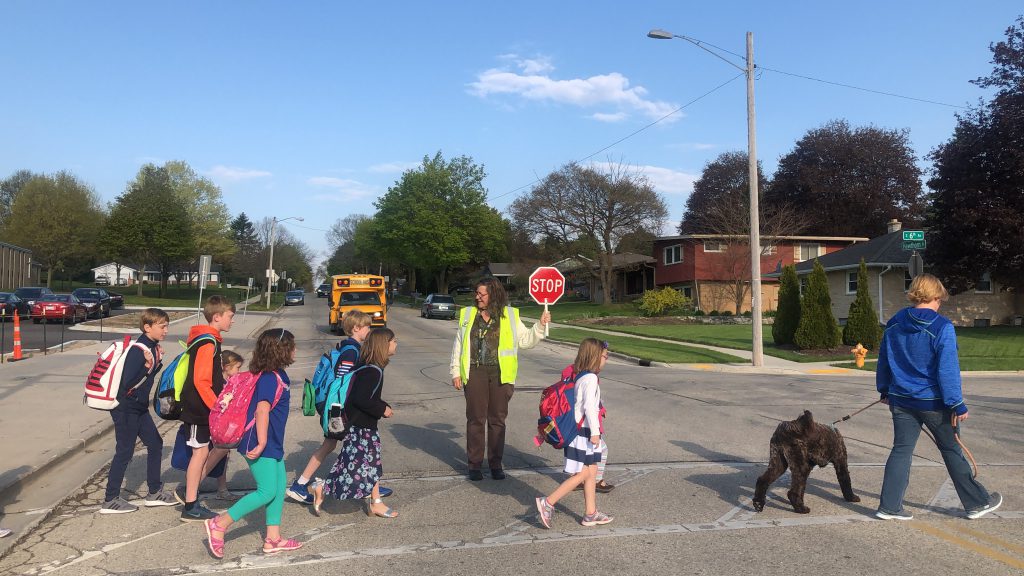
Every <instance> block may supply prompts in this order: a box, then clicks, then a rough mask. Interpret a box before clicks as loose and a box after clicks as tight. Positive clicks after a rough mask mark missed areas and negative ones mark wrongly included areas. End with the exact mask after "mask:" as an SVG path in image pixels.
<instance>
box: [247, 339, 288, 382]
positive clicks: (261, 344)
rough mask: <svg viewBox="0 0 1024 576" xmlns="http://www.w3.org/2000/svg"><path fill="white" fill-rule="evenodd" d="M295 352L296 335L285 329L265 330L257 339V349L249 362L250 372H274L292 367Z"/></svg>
mask: <svg viewBox="0 0 1024 576" xmlns="http://www.w3.org/2000/svg"><path fill="white" fill-rule="evenodd" d="M294 352H295V335H294V334H292V333H291V332H289V331H287V330H285V329H284V328H271V329H270V330H264V331H263V333H262V334H260V337H259V338H257V339H256V348H255V349H254V350H253V351H252V358H251V359H250V360H249V371H250V372H253V373H255V372H272V371H274V370H281V369H284V368H287V367H288V366H291V364H292V361H293V357H294Z"/></svg>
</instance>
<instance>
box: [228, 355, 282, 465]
mask: <svg viewBox="0 0 1024 576" xmlns="http://www.w3.org/2000/svg"><path fill="white" fill-rule="evenodd" d="M262 375H263V372H258V373H255V374H254V373H252V372H239V373H238V374H235V375H234V376H232V377H231V378H228V381H227V382H225V383H224V389H223V390H221V391H220V394H218V395H217V401H216V402H214V403H213V407H212V408H211V409H210V441H211V442H213V447H214V448H235V447H237V446H238V444H239V443H240V442H241V441H242V436H243V435H245V433H246V432H248V431H249V429H250V428H252V427H253V425H255V424H256V419H255V418H253V419H252V420H249V419H248V417H249V405H250V404H252V399H253V397H254V396H255V395H256V382H257V381H258V380H259V379H260V376H262ZM274 376H275V377H276V378H277V392H276V393H274V402H273V403H271V405H270V408H271V410H273V408H274V406H277V403H278V401H279V400H281V394H283V393H284V389H285V383H284V381H283V380H281V376H280V375H279V374H278V373H277V372H274Z"/></svg>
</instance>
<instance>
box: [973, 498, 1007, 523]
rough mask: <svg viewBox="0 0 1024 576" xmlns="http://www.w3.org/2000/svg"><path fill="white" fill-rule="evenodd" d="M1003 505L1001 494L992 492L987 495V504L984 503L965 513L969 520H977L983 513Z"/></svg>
mask: <svg viewBox="0 0 1024 576" xmlns="http://www.w3.org/2000/svg"><path fill="white" fill-rule="evenodd" d="M1002 505H1003V496H1002V495H1001V494H1000V493H999V492H993V493H991V494H989V496H988V504H985V505H984V506H982V507H981V508H976V509H974V510H971V511H970V512H968V513H967V517H968V518H970V519H971V520H977V519H978V518H981V517H982V516H984V515H985V514H988V513H989V512H992V511H993V510H995V509H997V508H999V507H1000V506H1002Z"/></svg>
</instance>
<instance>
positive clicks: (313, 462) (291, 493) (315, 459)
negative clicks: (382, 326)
mask: <svg viewBox="0 0 1024 576" xmlns="http://www.w3.org/2000/svg"><path fill="white" fill-rule="evenodd" d="M371 321H372V318H370V315H369V314H367V313H365V312H360V311H359V310H352V311H350V312H349V313H348V314H345V316H344V317H343V318H342V319H341V328H342V330H344V331H345V334H348V338H346V339H344V340H342V341H341V342H340V343H339V344H338V349H339V350H340V349H342V348H345V347H346V346H350V348H349V349H348V350H345V351H344V352H342V353H341V356H339V357H338V364H337V365H336V366H335V367H334V376H335V378H340V377H341V376H343V375H345V374H346V373H348V372H351V371H352V369H353V368H355V365H356V362H358V361H359V351H360V348H361V347H362V345H363V341H364V340H366V337H367V335H369V334H370V322H371ZM316 408H317V411H318V412H320V413H321V414H323V409H324V408H323V406H317V407H316ZM337 446H338V441H337V440H334V439H332V438H324V441H323V443H322V444H320V448H318V449H317V451H316V452H314V453H313V455H312V456H310V457H309V463H308V464H306V468H305V470H303V471H302V475H300V476H299V477H298V478H297V479H296V480H295V483H294V484H292V486H291V488H289V489H288V490H287V491H286V492H285V494H287V495H288V497H289V498H291V499H292V500H295V501H296V502H299V503H302V504H312V503H313V495H312V494H310V493H309V489H308V485H309V481H310V479H311V478H312V477H313V475H314V474H316V471H317V468H319V467H320V464H322V463H323V461H324V458H327V455H328V454H330V453H331V452H334V449H335V448H336V447H337ZM385 491H386V492H387V494H385ZM391 492H392V491H391V490H389V489H387V488H384V487H383V486H382V487H381V488H380V495H381V497H382V498H383V497H384V496H387V495H390V494H391Z"/></svg>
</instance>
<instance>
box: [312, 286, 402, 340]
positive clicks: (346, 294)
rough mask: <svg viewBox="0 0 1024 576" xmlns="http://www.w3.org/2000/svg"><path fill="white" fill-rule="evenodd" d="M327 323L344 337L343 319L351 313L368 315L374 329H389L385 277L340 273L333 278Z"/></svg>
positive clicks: (333, 330)
mask: <svg viewBox="0 0 1024 576" xmlns="http://www.w3.org/2000/svg"><path fill="white" fill-rule="evenodd" d="M327 304H328V306H330V314H329V316H328V324H329V325H330V327H331V332H333V333H335V334H341V333H342V332H343V331H342V328H341V317H342V316H344V315H345V313H346V312H348V311H349V310H360V311H362V312H366V313H367V314H369V315H370V318H372V325H373V326H387V323H388V302H387V289H386V287H385V283H384V277H383V276H377V275H374V274H339V275H337V276H331V293H330V296H329V299H328V301H327Z"/></svg>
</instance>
